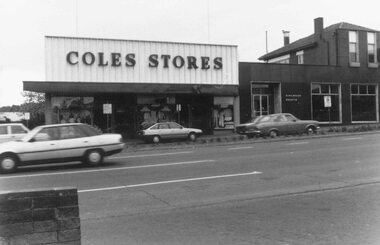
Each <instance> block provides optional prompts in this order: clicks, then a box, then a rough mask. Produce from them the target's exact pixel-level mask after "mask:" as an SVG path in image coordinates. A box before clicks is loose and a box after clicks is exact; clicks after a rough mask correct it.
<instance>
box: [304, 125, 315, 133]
mask: <svg viewBox="0 0 380 245" xmlns="http://www.w3.org/2000/svg"><path fill="white" fill-rule="evenodd" d="M316 132H317V130H316V128H315V127H313V126H309V127H307V128H306V133H307V134H308V135H312V134H315V133H316Z"/></svg>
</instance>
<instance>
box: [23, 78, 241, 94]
mask: <svg viewBox="0 0 380 245" xmlns="http://www.w3.org/2000/svg"><path fill="white" fill-rule="evenodd" d="M23 89H24V90H25V91H33V92H40V93H50V94H93V93H137V94H157V93H162V94H213V95H217V96H226V95H228V96H237V95H238V85H205V84H166V83H160V84H157V83H154V84H152V83H97V82H49V81H47V82H45V81H24V82H23Z"/></svg>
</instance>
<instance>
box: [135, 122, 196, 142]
mask: <svg viewBox="0 0 380 245" xmlns="http://www.w3.org/2000/svg"><path fill="white" fill-rule="evenodd" d="M202 133H203V132H202V130H201V129H196V128H185V127H183V126H181V125H179V124H178V123H176V122H159V123H153V124H147V125H144V126H143V129H142V130H141V131H140V132H138V135H139V136H140V137H141V138H143V139H144V140H146V141H152V142H153V143H158V142H160V141H161V140H164V139H186V138H188V139H189V140H191V141H195V140H196V139H197V137H198V136H199V135H201V134H202Z"/></svg>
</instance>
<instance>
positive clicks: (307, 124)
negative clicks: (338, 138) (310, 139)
mask: <svg viewBox="0 0 380 245" xmlns="http://www.w3.org/2000/svg"><path fill="white" fill-rule="evenodd" d="M318 130H319V122H318V121H313V120H300V119H298V118H296V117H295V116H293V115H292V114H290V113H278V114H270V115H265V116H259V117H256V118H255V119H254V120H252V121H251V122H248V123H245V124H240V125H237V126H236V132H237V133H238V134H243V135H247V136H248V137H249V138H251V137H254V136H270V137H276V136H277V135H279V134H283V135H284V134H299V133H308V134H312V133H316V132H317V131H318Z"/></svg>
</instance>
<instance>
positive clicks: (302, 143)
mask: <svg viewBox="0 0 380 245" xmlns="http://www.w3.org/2000/svg"><path fill="white" fill-rule="evenodd" d="M309 143H310V142H307V141H302V142H294V143H289V144H286V145H306V144H309Z"/></svg>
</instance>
